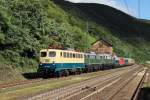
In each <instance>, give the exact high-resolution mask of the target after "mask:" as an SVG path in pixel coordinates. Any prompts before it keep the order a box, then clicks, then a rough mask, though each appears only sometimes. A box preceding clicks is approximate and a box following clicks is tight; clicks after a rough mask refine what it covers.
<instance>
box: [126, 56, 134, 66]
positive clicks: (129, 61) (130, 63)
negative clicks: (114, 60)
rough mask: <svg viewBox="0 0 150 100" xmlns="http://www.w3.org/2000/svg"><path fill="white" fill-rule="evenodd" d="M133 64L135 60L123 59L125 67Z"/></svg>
mask: <svg viewBox="0 0 150 100" xmlns="http://www.w3.org/2000/svg"><path fill="white" fill-rule="evenodd" d="M134 63H135V60H134V59H132V58H125V65H127V66H130V65H133V64H134Z"/></svg>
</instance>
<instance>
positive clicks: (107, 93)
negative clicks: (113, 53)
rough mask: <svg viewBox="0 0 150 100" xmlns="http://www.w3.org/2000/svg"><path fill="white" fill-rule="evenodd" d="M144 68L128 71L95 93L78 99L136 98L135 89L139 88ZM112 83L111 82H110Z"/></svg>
mask: <svg viewBox="0 0 150 100" xmlns="http://www.w3.org/2000/svg"><path fill="white" fill-rule="evenodd" d="M145 73H146V70H139V71H137V72H135V73H133V74H132V73H128V74H126V75H125V76H123V77H122V78H120V79H119V80H117V82H115V84H111V85H109V84H107V85H109V86H108V87H106V86H107V85H106V86H105V87H106V88H105V89H103V90H102V91H99V90H97V91H96V92H95V94H93V93H91V94H93V95H89V96H86V97H84V98H82V99H80V100H136V95H135V94H136V92H137V89H139V88H140V85H139V84H141V83H142V80H143V77H144V76H145ZM112 83H113V82H112Z"/></svg>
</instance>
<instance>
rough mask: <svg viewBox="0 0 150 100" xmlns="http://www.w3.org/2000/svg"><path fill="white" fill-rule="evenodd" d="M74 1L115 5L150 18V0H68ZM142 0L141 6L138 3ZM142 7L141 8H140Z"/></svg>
mask: <svg viewBox="0 0 150 100" xmlns="http://www.w3.org/2000/svg"><path fill="white" fill-rule="evenodd" d="M67 1H71V2H74V3H79V2H84V3H100V4H105V5H109V6H112V7H115V8H117V9H119V10H122V11H124V12H125V13H128V14H130V15H132V16H135V17H137V18H141V19H149V20H150V0H67ZM139 1H140V6H139V5H138V4H139V3H138V2H139ZM139 8H140V9H139Z"/></svg>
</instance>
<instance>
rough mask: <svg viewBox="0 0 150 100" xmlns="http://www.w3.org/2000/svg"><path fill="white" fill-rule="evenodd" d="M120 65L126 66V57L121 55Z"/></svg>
mask: <svg viewBox="0 0 150 100" xmlns="http://www.w3.org/2000/svg"><path fill="white" fill-rule="evenodd" d="M118 62H119V65H120V66H124V65H125V59H124V58H123V57H119V61H118Z"/></svg>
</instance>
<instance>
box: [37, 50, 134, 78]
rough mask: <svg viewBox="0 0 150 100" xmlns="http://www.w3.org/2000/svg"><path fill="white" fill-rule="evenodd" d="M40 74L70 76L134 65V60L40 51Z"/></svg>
mask: <svg viewBox="0 0 150 100" xmlns="http://www.w3.org/2000/svg"><path fill="white" fill-rule="evenodd" d="M39 61H40V62H39V67H38V70H37V71H38V73H39V74H40V75H42V76H58V77H60V76H68V75H70V74H80V73H87V72H93V71H98V70H105V69H112V68H118V67H122V66H128V65H133V64H134V63H135V61H134V59H131V58H123V57H113V56H111V55H110V54H96V53H94V52H88V53H84V52H77V51H75V50H61V49H42V50H40V57H39Z"/></svg>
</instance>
